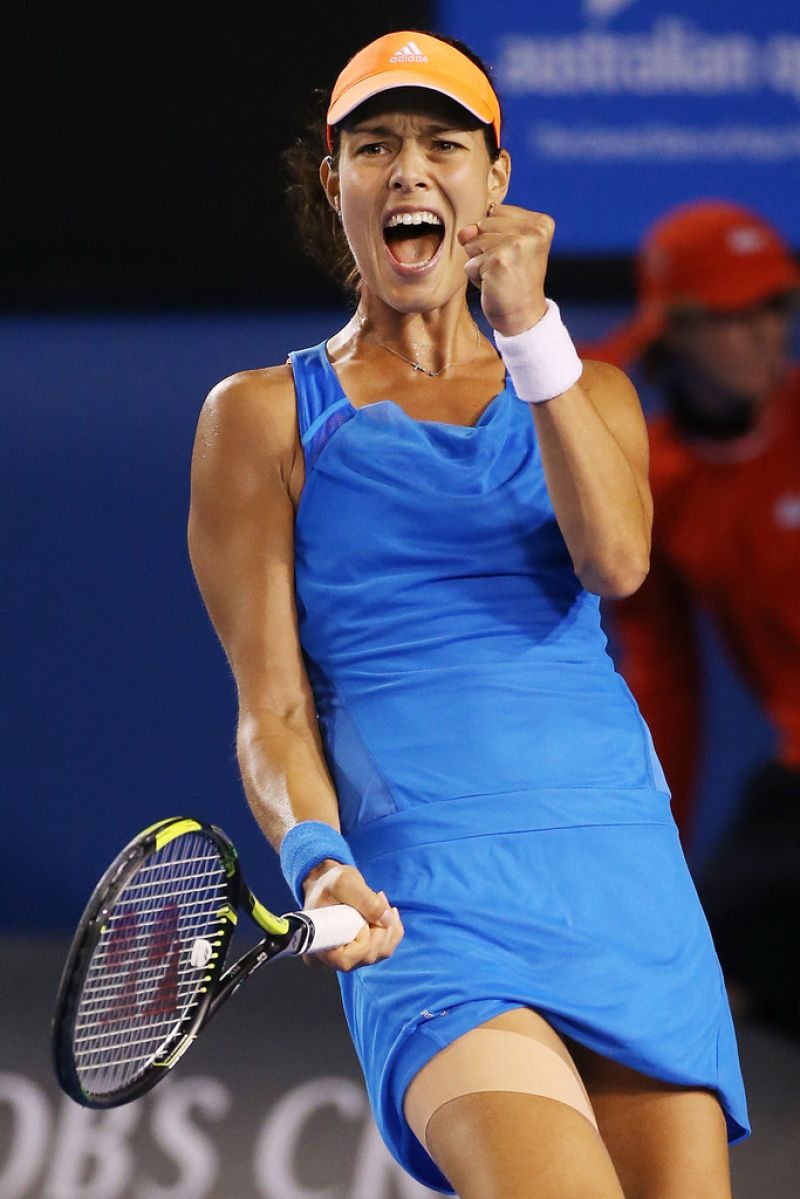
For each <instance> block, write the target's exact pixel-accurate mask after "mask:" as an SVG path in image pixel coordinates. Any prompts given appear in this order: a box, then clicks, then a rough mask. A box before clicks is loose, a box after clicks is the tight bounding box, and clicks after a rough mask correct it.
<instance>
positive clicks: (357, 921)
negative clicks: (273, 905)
mask: <svg viewBox="0 0 800 1199" xmlns="http://www.w3.org/2000/svg"><path fill="white" fill-rule="evenodd" d="M301 914H302V915H303V916H304V917H305V919H306V920H307V921H308V922H309V923H310V924H311V927H312V929H313V932H312V934H311V940H310V941H309V943H308V945H307V946H306V947H305V949H304V950H303V952H304V953H322V952H323V951H324V950H325V949H338V948H339V946H340V945H347V944H349V942H350V941H353V940H355V938H356V937H357V936H358V934H359V933H360V932H361V929H362V928H363V927H364V925H365V924H366V923H367V922H366V920H365V919H364V917H363V916H362V915H361V913H360V912H357V911H356V909H355V908H351V907H350V906H349V905H348V904H346V903H337V904H333V905H332V906H331V907H327V908H314V909H313V910H312V911H306V910H304V911H303V912H302V913H301Z"/></svg>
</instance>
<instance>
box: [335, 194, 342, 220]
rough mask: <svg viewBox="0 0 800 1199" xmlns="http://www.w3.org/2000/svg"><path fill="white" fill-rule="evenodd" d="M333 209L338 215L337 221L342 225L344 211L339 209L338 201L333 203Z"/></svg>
mask: <svg viewBox="0 0 800 1199" xmlns="http://www.w3.org/2000/svg"><path fill="white" fill-rule="evenodd" d="M333 209H334V212H335V213H336V219H337V220H338V222H339V224H341V223H342V210H341V208H340V207H339V201H338V199H336V200H334V201H333Z"/></svg>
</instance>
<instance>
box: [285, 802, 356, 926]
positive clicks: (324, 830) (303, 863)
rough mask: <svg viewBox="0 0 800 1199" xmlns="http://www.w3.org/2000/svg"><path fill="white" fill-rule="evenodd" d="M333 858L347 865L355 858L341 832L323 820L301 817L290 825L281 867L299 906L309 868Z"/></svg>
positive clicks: (352, 862) (352, 864)
mask: <svg viewBox="0 0 800 1199" xmlns="http://www.w3.org/2000/svg"><path fill="white" fill-rule="evenodd" d="M326 858H332V859H333V861H335V862H342V863H343V864H344V865H345V866H355V864H356V860H355V858H354V857H353V855H352V853H351V852H350V846H349V845H348V844H347V842H346V841H345V839H344V837H343V836H342V834H341V833H337V831H336V829H335V828H331V826H330V825H329V824H325V823H324V822H323V821H322V820H302V821H301V822H300V824H296V825H295V826H294V827H293V828H290V829H289V831H288V833H287V834H286V836H285V837H284V838H283V841H282V842H281V870H282V871H283V877H284V878H285V879H286V881H287V883H288V884H289V886H290V887H291V890H292V894H293V895H294V897H295V899H296V900H297V902H298V903H299V904H300V906H301V907H302V906H303V902H304V899H305V896H304V894H303V880H304V879H305V877H306V875H307V874H308V872H309V871H310V870H313V869H314V867H315V866H318V865H319V864H320V862H324V861H325V859H326Z"/></svg>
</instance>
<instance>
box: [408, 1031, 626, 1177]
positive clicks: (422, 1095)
mask: <svg viewBox="0 0 800 1199" xmlns="http://www.w3.org/2000/svg"><path fill="white" fill-rule="evenodd" d="M405 1113H406V1117H407V1119H408V1121H409V1123H410V1125H411V1127H412V1129H413V1131H414V1133H415V1135H416V1136H417V1138H418V1139H419V1140H420V1141H421V1142H422V1143H423V1144H425V1145H426V1147H427V1149H428V1152H429V1153H430V1154H431V1156H432V1157H433V1159H434V1161H435V1162H436V1164H437V1165H438V1166H439V1168H440V1170H441V1171H442V1172H443V1173H444V1174H445V1176H446V1177H447V1178H448V1179H449V1180H450V1182H451V1183H452V1185H453V1187H454V1188H455V1190H456V1191H457V1193H458V1195H459V1196H460V1199H510V1197H511V1196H513V1199H556V1197H557V1199H623V1192H622V1190H621V1188H620V1184H619V1181H618V1179H617V1176H616V1173H615V1171H614V1167H613V1165H612V1162H611V1159H610V1157H609V1154H608V1152H607V1150H606V1148H605V1146H604V1144H603V1141H602V1139H601V1137H600V1135H599V1134H598V1131H597V1125H596V1122H595V1117H594V1112H593V1111H592V1107H591V1103H590V1102H589V1099H588V1096H587V1094H586V1090H585V1088H584V1087H583V1084H582V1082H581V1080H580V1076H579V1074H578V1071H577V1070H576V1068H575V1065H574V1063H573V1061H572V1059H571V1057H570V1054H569V1051H568V1050H567V1048H566V1047H565V1045H564V1042H563V1041H562V1040H561V1038H560V1037H559V1036H558V1034H557V1033H556V1032H555V1031H554V1030H553V1029H552V1028H551V1027H550V1025H549V1024H547V1022H546V1021H545V1020H543V1019H542V1018H541V1017H540V1016H539V1015H537V1014H536V1013H535V1012H532V1011H530V1010H529V1009H526V1008H520V1009H515V1010H513V1011H510V1012H504V1013H503V1014H502V1015H500V1016H495V1017H493V1018H492V1019H491V1020H489V1021H487V1022H486V1023H485V1024H483V1025H481V1026H480V1027H479V1028H477V1029H474V1030H473V1031H472V1032H470V1033H466V1034H465V1035H464V1036H463V1037H460V1038H458V1040H456V1041H454V1042H453V1043H452V1044H451V1045H449V1046H448V1047H447V1048H446V1049H443V1050H442V1051H441V1052H440V1053H438V1054H437V1055H436V1056H435V1057H434V1058H433V1059H432V1060H431V1061H430V1062H428V1063H427V1065H425V1066H424V1067H423V1068H422V1070H420V1072H419V1074H417V1076H416V1077H415V1078H414V1079H413V1080H412V1082H411V1084H410V1086H409V1088H408V1090H407V1092H406V1099H405Z"/></svg>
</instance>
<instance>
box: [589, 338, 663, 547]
mask: <svg viewBox="0 0 800 1199" xmlns="http://www.w3.org/2000/svg"><path fill="white" fill-rule="evenodd" d="M583 365H584V373H583V376H582V378H581V383H582V384H583V386H584V388H585V390H586V392H587V393H588V395H589V398H590V399H591V401H592V403H593V404H594V406H595V408H596V409H597V411H598V413H599V414H600V417H601V418H602V420H603V423H604V424H605V426H606V428H607V429H608V430H609V432H610V433H611V435H612V436H613V438H614V440H615V441H616V442H617V444H618V445H619V447H620V449H621V450H622V452H623V453H624V455H625V457H626V459H627V461H628V464H629V465H630V468H631V470H632V471H633V474H634V477H635V479H636V485H637V489H638V491H639V497H640V499H641V501H642V508H643V510H644V513H645V516H646V518H647V521H648V524H649V522H650V521H651V520H652V517H653V501H652V497H651V494H650V484H649V482H648V474H649V466H650V446H649V440H648V435H647V424H646V422H645V418H644V414H643V412H642V406H641V404H640V403H639V397H638V395H637V394H636V388H635V387H634V386H633V384H632V383H631V381H630V379H629V378H628V376H627V375H626V374H625V373H624V371H621V370H620V369H619V367H616V366H612V365H611V364H610V363H608V362H598V361H594V360H591V361H585V362H584V364H583Z"/></svg>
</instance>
